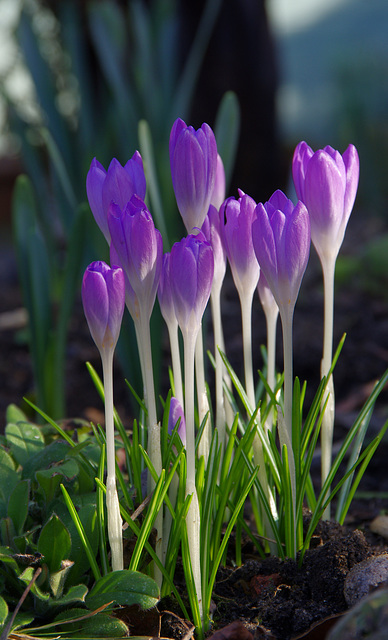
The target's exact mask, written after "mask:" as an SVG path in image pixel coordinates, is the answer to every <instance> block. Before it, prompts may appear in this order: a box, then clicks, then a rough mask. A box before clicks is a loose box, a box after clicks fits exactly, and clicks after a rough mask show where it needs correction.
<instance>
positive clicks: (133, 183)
mask: <svg viewBox="0 0 388 640" xmlns="http://www.w3.org/2000/svg"><path fill="white" fill-rule="evenodd" d="M145 192H146V181H145V176H144V169H143V161H142V158H141V155H140V153H139V152H138V151H135V153H134V154H133V156H132V158H130V159H129V160H128V162H127V163H126V165H125V166H124V167H122V166H121V164H120V162H119V161H118V160H116V158H113V160H112V161H111V163H110V165H109V168H108V171H105V169H104V167H103V166H102V164H101V163H100V162H99V161H98V160H97V159H96V158H94V159H93V160H92V163H91V165H90V169H89V171H88V175H87V177H86V193H87V196H88V200H89V205H90V208H91V210H92V213H93V216H94V218H95V220H96V222H97V224H98V226H99V227H100V229H101V231H102V233H103V234H104V236H105V239H106V241H107V243H108V244H110V233H109V226H108V209H109V206H110V204H111V202H114V203H115V204H116V205H118V206H119V207H120V208H121V209H123V208H124V207H125V205H126V204H127V202H129V200H130V199H131V198H132V196H133V195H134V194H136V195H138V196H139V198H141V199H142V200H144V198H145Z"/></svg>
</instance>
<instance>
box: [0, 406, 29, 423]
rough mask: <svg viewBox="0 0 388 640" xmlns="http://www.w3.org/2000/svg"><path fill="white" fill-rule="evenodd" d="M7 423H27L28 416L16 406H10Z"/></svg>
mask: <svg viewBox="0 0 388 640" xmlns="http://www.w3.org/2000/svg"><path fill="white" fill-rule="evenodd" d="M5 422H6V424H8V423H9V422H13V423H15V424H17V423H18V422H27V416H26V414H25V413H24V411H22V410H21V409H19V407H18V406H17V405H16V404H9V405H8V407H7V410H6V412H5Z"/></svg>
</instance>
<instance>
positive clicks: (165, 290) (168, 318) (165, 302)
mask: <svg viewBox="0 0 388 640" xmlns="http://www.w3.org/2000/svg"><path fill="white" fill-rule="evenodd" d="M158 300H159V306H160V311H161V313H162V316H163V318H164V320H165V322H166V324H167V325H175V326H176V323H177V319H176V315H175V309H174V301H173V298H172V293H171V282H170V253H165V254H164V255H163V262H162V270H161V273H160V279H159V286H158Z"/></svg>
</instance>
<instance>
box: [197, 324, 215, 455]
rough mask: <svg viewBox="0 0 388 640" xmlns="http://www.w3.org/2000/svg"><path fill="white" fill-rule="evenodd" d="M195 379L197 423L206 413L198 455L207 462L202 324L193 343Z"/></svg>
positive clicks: (207, 442)
mask: <svg viewBox="0 0 388 640" xmlns="http://www.w3.org/2000/svg"><path fill="white" fill-rule="evenodd" d="M195 379H196V383H197V403H198V417H199V425H201V424H202V421H203V419H204V418H205V416H206V414H208V417H207V420H206V423H205V428H204V430H203V432H202V438H201V440H200V442H199V445H198V454H199V456H204V458H205V463H207V460H208V457H209V451H210V442H211V437H212V436H211V424H210V415H209V401H208V397H207V393H206V383H205V363H204V357H203V337H202V325H201V327H200V329H199V331H198V336H197V340H196V343H195Z"/></svg>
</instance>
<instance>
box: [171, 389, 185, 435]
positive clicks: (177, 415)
mask: <svg viewBox="0 0 388 640" xmlns="http://www.w3.org/2000/svg"><path fill="white" fill-rule="evenodd" d="M178 420H180V422H179V425H178V431H177V432H178V436H179V437H180V439H181V441H182V444H183V446H186V421H185V414H184V412H183V407H182V404H181V403H180V402H179V400H178V399H177V398H175V397H174V396H172V397H171V400H170V411H169V414H168V433H169V434H170V435H171V434H172V432H173V431H174V429H175V427H176V425H177V422H178Z"/></svg>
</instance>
